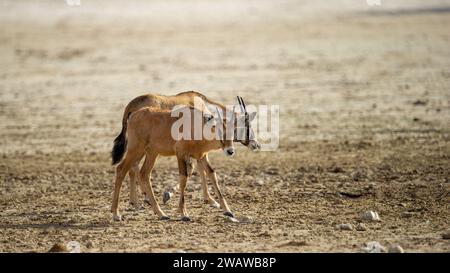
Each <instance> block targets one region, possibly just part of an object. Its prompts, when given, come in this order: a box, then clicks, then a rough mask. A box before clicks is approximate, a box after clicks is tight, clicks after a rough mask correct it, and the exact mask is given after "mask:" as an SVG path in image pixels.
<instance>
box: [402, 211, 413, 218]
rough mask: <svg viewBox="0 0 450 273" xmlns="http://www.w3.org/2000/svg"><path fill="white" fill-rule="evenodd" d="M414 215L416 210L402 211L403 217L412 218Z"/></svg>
mask: <svg viewBox="0 0 450 273" xmlns="http://www.w3.org/2000/svg"><path fill="white" fill-rule="evenodd" d="M413 216H414V212H410V211H405V212H402V214H401V217H402V218H411V217H413Z"/></svg>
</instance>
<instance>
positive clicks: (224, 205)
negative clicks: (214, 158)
mask: <svg viewBox="0 0 450 273" xmlns="http://www.w3.org/2000/svg"><path fill="white" fill-rule="evenodd" d="M202 164H203V168H204V169H205V171H206V174H207V175H208V177H209V178H210V179H211V181H212V184H213V187H214V190H215V191H216V194H217V197H218V198H219V203H220V207H221V208H222V210H223V214H224V215H226V216H229V217H233V218H234V215H233V213H231V210H230V208H229V207H228V204H227V201H226V200H225V198H224V197H223V194H222V191H221V190H220V187H219V183H218V181H217V174H216V172H215V171H214V169H213V168H212V167H211V164H210V163H209V161H208V157H207V156H205V157H204V159H203V160H202Z"/></svg>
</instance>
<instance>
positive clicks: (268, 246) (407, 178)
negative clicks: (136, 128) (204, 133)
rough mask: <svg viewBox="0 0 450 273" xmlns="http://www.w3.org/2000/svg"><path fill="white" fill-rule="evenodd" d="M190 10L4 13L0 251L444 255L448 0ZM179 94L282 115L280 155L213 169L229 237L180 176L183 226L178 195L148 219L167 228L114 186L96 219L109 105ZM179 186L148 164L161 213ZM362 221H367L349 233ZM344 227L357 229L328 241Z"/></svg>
mask: <svg viewBox="0 0 450 273" xmlns="http://www.w3.org/2000/svg"><path fill="white" fill-rule="evenodd" d="M40 2H41V1H40ZM191 2H195V3H197V4H198V5H197V9H194V8H193V7H191V6H183V7H182V8H174V7H172V6H170V5H168V4H167V5H166V4H164V1H152V2H149V3H141V2H136V3H135V2H133V3H134V4H135V6H133V5H129V4H126V3H129V2H125V1H123V2H121V1H118V2H117V3H115V4H114V5H110V6H108V7H102V8H104V9H101V6H100V4H99V2H97V1H92V3H89V4H84V2H83V5H82V6H81V7H80V9H79V10H76V11H74V10H73V9H72V10H71V9H70V8H68V7H65V6H60V5H57V4H55V3H52V2H46V1H42V3H41V4H27V3H25V2H19V3H15V1H11V2H8V1H7V2H6V3H7V5H4V7H2V9H1V13H0V14H1V16H0V21H1V25H2V26H1V29H2V31H1V32H0V41H1V42H0V59H1V60H2V62H3V63H4V65H3V66H2V69H1V70H0V79H1V80H0V124H1V127H0V128H1V130H0V252H30V251H37V252H46V251H48V250H49V249H50V248H51V247H52V246H53V245H54V244H55V243H58V242H63V243H67V242H69V241H78V242H80V244H81V250H82V251H83V252H101V251H103V252H136V251H137V252H183V251H186V252H206V251H209V252H360V251H362V250H361V249H362V247H363V246H364V244H365V243H367V242H369V241H378V242H379V243H381V244H382V245H384V246H386V247H389V246H391V245H395V244H399V245H401V246H402V248H403V249H404V250H405V251H406V252H449V251H450V241H449V240H448V237H447V236H445V234H447V233H448V232H449V231H450V226H449V216H450V207H449V205H450V125H449V124H450V123H449V118H450V93H449V87H450V74H449V70H448V68H449V66H450V63H449V62H450V58H449V56H450V47H449V46H448V42H449V40H450V33H449V32H448V28H447V26H448V24H449V23H450V16H449V13H448V10H449V9H448V7H447V6H446V4H447V3H446V1H430V2H429V5H433V6H432V7H433V8H429V7H428V6H422V5H423V4H421V2H420V1H417V2H416V1H398V3H399V4H398V5H399V6H398V7H392V9H393V10H397V11H396V12H392V11H390V10H389V9H390V8H391V7H390V6H389V4H386V5H384V4H383V5H382V7H380V10H378V11H377V12H375V13H374V12H371V11H370V10H369V11H368V10H367V9H368V8H367V7H363V6H361V4H349V3H355V1H353V2H352V1H344V0H342V1H336V2H337V3H340V4H346V6H345V7H346V8H341V7H342V6H340V5H339V4H329V5H328V6H326V7H325V6H321V5H319V4H317V3H316V2H317V1H302V2H301V3H302V4H298V3H299V2H298V1H281V2H278V1H275V2H273V3H272V2H264V4H262V3H259V4H256V3H253V2H245V3H241V2H240V1H214V3H215V4H211V3H208V2H207V1H191ZM327 2H328V1H327ZM333 2H334V1H333ZM361 2H365V1H361ZM177 3H178V2H177ZM230 3H232V4H230ZM280 3H281V4H280ZM402 3H403V4H404V5H405V6H402ZM364 5H365V4H364ZM403 9H407V10H408V11H407V12H402V11H401V10H403ZM99 10H105V11H107V12H105V13H101V12H98V11H99ZM136 10H138V11H139V10H146V11H148V12H155V11H157V12H155V13H157V14H155V16H146V15H145V14H142V13H139V12H136ZM398 10H400V11H398ZM119 11H120V13H119ZM26 12H31V13H32V14H33V16H25V15H26V14H27V13H26ZM164 12H166V13H164ZM205 12H206V13H205ZM49 14H52V15H55V16H48V15H49ZM117 14H121V16H118V17H115V15H117ZM161 14H166V15H165V16H163V15H161ZM199 14H202V15H204V14H206V15H205V16H195V15H199ZM191 89H196V90H199V91H201V92H203V93H204V94H205V95H207V96H209V97H211V99H214V100H217V101H221V102H223V103H233V102H234V100H233V98H234V97H235V96H236V95H241V96H243V97H244V99H246V101H247V102H248V103H252V104H277V105H279V106H280V145H279V149H278V150H276V151H274V152H260V153H253V152H251V151H249V150H246V149H245V148H243V147H242V146H239V149H238V150H237V155H236V157H234V158H225V157H224V156H223V155H222V153H220V152H217V153H213V154H212V155H211V161H212V164H213V166H214V167H215V169H216V171H217V172H218V176H219V181H220V183H221V185H222V188H223V191H224V193H225V196H226V199H227V201H228V203H229V205H230V207H231V209H232V210H233V212H234V213H235V214H236V216H237V218H238V219H241V222H240V223H232V222H229V221H228V220H227V218H225V217H224V216H223V215H222V213H221V211H220V210H218V209H214V208H211V207H209V206H208V205H205V204H203V202H202V195H201V188H200V179H199V177H198V176H197V175H196V174H194V176H193V177H192V178H191V179H190V181H189V182H188V187H187V208H188V211H189V214H190V215H191V217H192V221H191V222H182V221H180V220H179V215H178V214H177V210H176V209H177V203H178V195H177V194H175V196H174V197H173V198H172V199H171V200H170V201H169V202H168V203H167V204H166V205H162V209H163V210H164V211H166V212H167V214H169V215H170V216H171V220H170V221H159V220H158V219H157V217H156V216H155V215H154V214H153V213H152V211H151V209H150V207H149V206H148V205H143V208H142V209H141V210H134V209H132V208H131V207H130V205H129V204H128V200H129V197H128V196H129V195H128V194H129V191H128V185H127V180H126V181H125V182H124V185H123V187H122V192H121V202H120V209H121V211H122V213H123V215H124V216H125V217H126V221H124V222H112V221H111V214H110V212H109V210H110V205H111V197H112V190H113V179H114V168H113V167H112V166H111V165H110V158H109V151H110V149H111V147H112V140H113V139H114V137H115V136H116V134H117V133H118V132H119V130H120V125H121V124H120V123H121V122H120V121H121V115H122V110H123V107H124V106H125V105H126V103H127V102H128V101H130V100H131V99H132V98H134V97H136V96H137V95H140V94H143V93H146V92H150V91H152V92H158V93H162V94H174V93H177V92H179V91H185V90H191ZM177 175H178V171H177V167H176V161H175V159H174V158H160V159H159V161H158V163H157V165H156V167H155V170H154V172H153V175H152V179H153V186H154V189H155V192H156V194H157V196H158V198H159V201H160V202H161V203H162V193H163V191H164V190H165V189H167V188H168V187H171V186H173V185H174V184H175V183H176V182H177ZM369 210H371V211H375V212H377V213H378V214H379V216H380V218H381V221H375V222H371V221H366V220H361V218H360V214H361V213H363V212H365V211H369ZM360 222H362V223H364V224H365V227H366V230H364V231H357V230H356V229H355V228H353V229H352V230H338V229H337V228H336V226H337V225H340V224H351V225H352V226H353V227H355V226H357V225H358V224H359V223H360ZM445 238H447V239H445Z"/></svg>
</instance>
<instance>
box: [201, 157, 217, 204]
mask: <svg viewBox="0 0 450 273" xmlns="http://www.w3.org/2000/svg"><path fill="white" fill-rule="evenodd" d="M200 160H201V159H200ZM200 160H197V166H198V172H199V173H200V178H201V180H202V189H203V201H204V202H205V204H210V205H211V207H213V208H220V205H219V203H217V202H216V200H214V198H212V197H211V195H210V194H209V190H208V180H207V177H206V172H205V169H204V168H203V164H202V162H201V161H200Z"/></svg>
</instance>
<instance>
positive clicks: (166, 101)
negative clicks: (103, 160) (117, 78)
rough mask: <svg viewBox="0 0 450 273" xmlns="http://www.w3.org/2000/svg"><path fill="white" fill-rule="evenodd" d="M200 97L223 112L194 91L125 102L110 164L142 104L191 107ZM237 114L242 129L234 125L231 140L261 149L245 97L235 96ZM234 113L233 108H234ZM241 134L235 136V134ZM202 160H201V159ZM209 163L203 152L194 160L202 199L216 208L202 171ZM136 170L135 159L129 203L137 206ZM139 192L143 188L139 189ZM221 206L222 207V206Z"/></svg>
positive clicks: (130, 174)
mask: <svg viewBox="0 0 450 273" xmlns="http://www.w3.org/2000/svg"><path fill="white" fill-rule="evenodd" d="M196 99H201V100H202V101H203V102H204V103H205V104H209V105H212V106H214V107H219V108H220V109H221V110H222V111H224V112H225V106H224V105H222V104H219V103H216V102H214V101H211V100H210V99H208V98H206V96H204V95H203V94H201V93H199V92H195V91H188V92H182V93H179V94H177V95H174V96H163V95H155V94H146V95H142V96H139V97H136V98H135V99H133V100H132V101H131V102H130V103H128V105H127V106H126V107H125V111H124V114H123V118H122V131H121V133H120V134H119V135H118V136H117V137H116V139H115V140H114V148H113V151H112V162H113V165H114V164H117V163H118V162H119V161H120V158H119V155H120V154H123V152H124V151H123V150H124V149H125V147H126V144H127V143H126V138H125V133H126V130H127V120H128V117H129V115H130V114H131V113H133V112H135V111H137V110H139V109H141V108H143V107H155V108H160V109H167V110H169V109H172V108H173V107H174V106H176V105H189V106H194V104H195V100H196ZM238 102H239V107H240V111H241V112H240V113H234V114H235V117H234V118H235V123H236V124H238V123H241V124H244V128H236V131H235V134H234V141H236V142H240V143H242V144H243V145H244V146H246V147H249V148H250V149H251V150H253V151H256V150H258V149H259V148H260V145H259V143H258V142H257V141H256V139H255V134H254V132H253V129H252V128H251V125H250V122H251V121H252V120H253V118H254V117H255V114H256V113H248V112H247V109H246V106H245V103H244V100H243V99H242V98H241V97H238ZM233 112H234V111H233ZM239 134H240V135H241V136H242V137H240V138H239V137H238V135H239ZM203 161H204V162H203ZM149 164H151V161H150V160H147V158H146V160H145V161H144V164H143V166H142V168H147V169H148V168H149V166H148V165H149ZM205 164H206V165H208V166H211V164H210V162H209V160H208V156H207V155H206V156H205V157H204V158H203V159H200V160H198V161H197V166H198V172H199V174H200V178H201V181H202V190H203V198H204V202H205V203H207V204H210V205H211V206H213V207H219V203H217V202H216V201H215V200H214V199H213V198H212V197H211V195H210V193H209V190H208V185H207V176H206V170H204V168H203V166H204V165H205ZM138 171H139V162H136V163H135V164H134V165H133V166H132V167H131V169H130V172H129V176H130V203H131V204H132V205H133V206H135V207H138V206H139V204H138V197H137V188H136V178H137V177H138ZM178 188H179V184H176V187H174V188H173V189H172V190H177V189H178ZM141 190H142V192H145V191H143V189H142V188H141ZM170 195H171V194H170V192H169V191H166V192H165V193H164V197H163V201H164V203H165V202H167V201H168V200H169V198H170ZM145 201H146V202H149V197H148V196H147V195H146V196H145ZM222 209H224V208H222Z"/></svg>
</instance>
